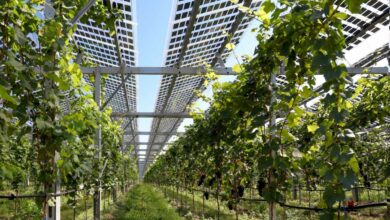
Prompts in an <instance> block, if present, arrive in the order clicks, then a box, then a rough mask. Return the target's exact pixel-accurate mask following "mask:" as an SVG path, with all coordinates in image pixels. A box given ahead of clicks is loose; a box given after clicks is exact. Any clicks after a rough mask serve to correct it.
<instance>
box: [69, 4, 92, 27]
mask: <svg viewBox="0 0 390 220" xmlns="http://www.w3.org/2000/svg"><path fill="white" fill-rule="evenodd" d="M95 2H96V0H89V1H88V3H87V4H86V5H85V6H84V7H83V8H81V9H80V11H78V12H77V14H76V16H74V18H73V19H72V21H71V22H70V23H71V25H74V24H76V23H77V22H78V21H79V20H80V19H81V17H83V15H84V14H85V13H87V12H88V11H89V9H90V8H91V7H92V6H93V5H94V4H95Z"/></svg>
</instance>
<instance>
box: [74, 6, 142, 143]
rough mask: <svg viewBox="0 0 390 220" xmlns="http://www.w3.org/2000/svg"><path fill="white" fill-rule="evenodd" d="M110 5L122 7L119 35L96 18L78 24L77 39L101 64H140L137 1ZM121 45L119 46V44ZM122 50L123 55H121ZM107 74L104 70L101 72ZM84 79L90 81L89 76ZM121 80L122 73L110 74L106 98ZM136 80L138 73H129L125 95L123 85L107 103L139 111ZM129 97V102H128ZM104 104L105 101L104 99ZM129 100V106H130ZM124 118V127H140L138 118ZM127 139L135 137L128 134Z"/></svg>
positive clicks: (118, 22)
mask: <svg viewBox="0 0 390 220" xmlns="http://www.w3.org/2000/svg"><path fill="white" fill-rule="evenodd" d="M110 2H111V7H112V8H117V9H120V10H121V13H123V14H122V17H123V19H122V20H120V21H119V20H118V21H116V24H115V28H116V36H111V35H110V31H109V30H105V29H104V28H102V27H101V26H99V25H96V24H95V23H94V21H93V20H89V21H88V23H86V24H85V23H81V22H78V23H77V31H76V33H75V34H74V36H73V39H74V41H75V42H76V43H77V45H78V46H79V47H81V48H82V49H83V51H84V53H86V54H87V56H86V58H87V59H88V60H90V61H91V62H93V63H95V64H97V65H99V66H119V65H120V63H122V64H123V65H126V66H137V50H136V46H135V45H136V40H137V39H136V30H135V28H136V21H135V18H136V15H135V1H134V0H112V1H110ZM116 41H117V43H118V46H119V48H117V43H116ZM118 52H120V55H121V57H119V56H118V54H119V53H118ZM102 74H104V73H102ZM85 80H86V81H87V82H89V83H90V84H91V85H92V83H91V82H90V81H89V79H88V78H87V77H85ZM121 82H122V79H121V76H120V74H110V75H109V76H108V78H107V80H105V98H106V99H108V97H111V96H112V95H113V94H114V92H115V90H116V88H117V87H118V86H120V84H121ZM136 85H137V82H136V76H135V75H132V76H130V77H129V78H128V79H127V80H126V83H125V86H126V94H127V97H126V94H125V90H124V88H121V89H120V90H118V91H117V93H116V94H115V95H114V96H113V98H112V99H111V100H110V102H109V103H108V106H109V107H111V108H112V110H113V112H127V109H128V108H129V110H130V111H136V109H137V98H136V97H137V87H136ZM126 99H127V101H126ZM102 101H103V102H102V103H104V102H105V100H102ZM127 103H128V106H127ZM119 119H121V120H123V124H122V127H123V128H125V129H126V130H128V131H132V130H135V131H136V130H137V121H136V120H133V121H132V124H131V125H130V124H129V122H130V119H129V118H118V120H119ZM124 139H125V141H127V142H129V141H130V140H132V136H128V135H125V137H124Z"/></svg>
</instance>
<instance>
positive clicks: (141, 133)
mask: <svg viewBox="0 0 390 220" xmlns="http://www.w3.org/2000/svg"><path fill="white" fill-rule="evenodd" d="M184 133H185V132H173V133H170V132H152V131H137V132H134V135H137V136H139V135H182V134H184ZM124 134H133V132H131V131H126V132H125V133H124Z"/></svg>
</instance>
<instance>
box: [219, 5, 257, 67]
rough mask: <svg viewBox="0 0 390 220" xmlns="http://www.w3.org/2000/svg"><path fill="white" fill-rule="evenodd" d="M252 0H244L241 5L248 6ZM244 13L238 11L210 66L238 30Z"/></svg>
mask: <svg viewBox="0 0 390 220" xmlns="http://www.w3.org/2000/svg"><path fill="white" fill-rule="evenodd" d="M251 3H252V0H244V3H243V6H244V7H247V8H249V7H250V6H251ZM244 17H245V13H244V12H242V11H240V12H239V14H238V15H237V17H236V20H234V23H233V24H232V27H231V28H230V30H229V33H228V34H229V35H230V36H227V37H226V38H225V40H224V42H223V43H222V44H221V47H220V48H219V49H218V52H217V54H216V55H215V57H214V59H213V61H212V62H211V66H212V67H214V66H215V65H216V64H217V62H218V57H219V56H221V55H222V54H223V51H224V50H225V49H226V45H227V44H228V43H229V42H230V38H231V37H232V38H233V35H234V33H236V31H237V30H238V28H239V27H240V24H241V22H242V19H244Z"/></svg>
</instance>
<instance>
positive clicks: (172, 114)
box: [111, 112, 192, 118]
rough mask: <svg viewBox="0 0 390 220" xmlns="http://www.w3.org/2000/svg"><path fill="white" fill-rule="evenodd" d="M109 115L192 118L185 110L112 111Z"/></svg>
mask: <svg viewBox="0 0 390 220" xmlns="http://www.w3.org/2000/svg"><path fill="white" fill-rule="evenodd" d="M111 117H118V118H125V117H131V118H192V117H191V115H189V114H188V113H186V112H162V113H155V112H113V113H112V114H111Z"/></svg>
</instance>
